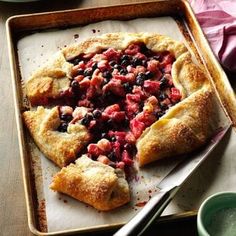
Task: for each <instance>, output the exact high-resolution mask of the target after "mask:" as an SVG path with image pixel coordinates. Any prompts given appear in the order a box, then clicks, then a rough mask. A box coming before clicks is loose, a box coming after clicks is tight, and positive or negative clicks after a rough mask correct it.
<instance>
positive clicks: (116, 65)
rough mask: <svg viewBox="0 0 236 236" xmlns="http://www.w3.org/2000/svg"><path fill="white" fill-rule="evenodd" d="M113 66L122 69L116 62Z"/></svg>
mask: <svg viewBox="0 0 236 236" xmlns="http://www.w3.org/2000/svg"><path fill="white" fill-rule="evenodd" d="M114 68H115V69H117V70H121V69H122V67H121V66H120V65H118V64H115V65H114Z"/></svg>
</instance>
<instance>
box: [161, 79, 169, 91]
mask: <svg viewBox="0 0 236 236" xmlns="http://www.w3.org/2000/svg"><path fill="white" fill-rule="evenodd" d="M168 82H169V81H168V79H166V77H165V76H163V77H162V78H161V80H160V89H163V88H165V87H166V86H167V85H168Z"/></svg>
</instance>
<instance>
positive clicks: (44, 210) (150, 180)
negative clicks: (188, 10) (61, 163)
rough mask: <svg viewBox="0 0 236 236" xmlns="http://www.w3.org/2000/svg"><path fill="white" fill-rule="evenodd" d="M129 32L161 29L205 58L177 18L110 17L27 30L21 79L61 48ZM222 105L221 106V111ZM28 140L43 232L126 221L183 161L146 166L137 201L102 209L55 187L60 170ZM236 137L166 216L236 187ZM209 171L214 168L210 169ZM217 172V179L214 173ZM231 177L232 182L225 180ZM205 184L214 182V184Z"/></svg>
mask: <svg viewBox="0 0 236 236" xmlns="http://www.w3.org/2000/svg"><path fill="white" fill-rule="evenodd" d="M124 31H125V32H155V33H159V34H164V35H168V36H170V37H172V38H173V39H176V40H178V41H183V42H184V43H185V44H186V46H187V47H188V48H189V49H190V51H191V52H192V54H193V57H194V58H195V56H197V58H199V57H198V55H196V51H195V50H192V49H193V48H192V46H193V45H192V44H191V42H190V41H189V38H188V40H186V35H184V34H183V31H182V30H181V29H180V28H179V26H178V24H177V23H176V20H175V19H174V18H172V17H154V18H139V19H135V20H130V21H114V20H113V21H112V20H108V21H102V22H97V23H92V24H89V25H85V26H80V27H74V28H70V29H54V30H45V31H40V32H33V33H31V34H27V35H26V36H22V37H21V38H20V39H19V40H18V41H17V44H16V48H17V56H18V60H19V68H17V69H20V73H21V78H22V80H23V81H24V80H26V79H27V78H28V77H29V75H30V74H31V73H32V72H33V71H34V70H35V69H37V68H38V67H39V66H40V65H42V64H43V63H45V62H46V61H47V60H48V59H50V57H51V55H53V54H54V53H55V52H56V51H58V50H60V48H64V47H65V46H66V45H69V44H71V43H74V42H81V41H83V40H84V39H86V38H89V37H92V36H97V35H101V34H103V33H108V32H109V33H110V32H124ZM189 43H190V44H191V45H190V44H189ZM189 45H190V46H189ZM195 61H196V62H197V61H198V60H197V59H196V58H195ZM18 82H19V81H18ZM21 101H22V102H23V104H21V105H23V106H22V107H24V106H26V105H27V104H26V100H25V99H24V93H23V98H22V99H21ZM219 107H220V106H216V110H217V109H218V108H219ZM217 119H218V118H217ZM228 121H229V119H228V118H227V117H226V116H225V114H224V112H223V110H222V109H220V118H219V126H222V125H223V124H224V123H225V122H228ZM21 131H22V130H21ZM24 138H25V142H26V143H27V149H28V150H29V155H30V156H31V158H32V165H31V167H30V168H32V170H33V172H34V174H33V175H34V181H35V186H36V190H37V198H38V210H39V214H38V219H39V223H40V226H39V227H40V229H39V230H40V231H48V232H56V231H64V232H65V231H67V230H73V229H76V230H79V229H81V230H84V229H88V230H89V229H92V228H94V227H100V226H111V225H114V224H122V223H124V222H126V221H127V220H129V219H130V218H131V217H132V216H133V215H134V214H135V213H136V212H137V211H138V210H140V209H141V206H142V205H143V204H144V203H145V202H146V201H148V199H149V198H150V197H151V195H152V194H154V193H155V191H157V189H156V185H157V184H158V182H160V180H161V179H162V178H163V177H164V176H165V175H166V174H167V173H168V172H169V171H170V170H171V169H172V168H173V167H174V166H175V165H176V164H177V161H176V160H165V161H161V162H158V163H155V165H154V166H152V167H151V166H148V167H146V168H144V169H142V170H141V171H140V172H139V173H138V175H137V176H136V178H135V179H134V180H133V181H132V182H131V188H132V201H131V204H128V205H126V206H124V207H121V208H119V209H117V210H115V211H112V212H108V213H102V212H98V211H97V210H94V209H93V208H91V207H89V206H86V205H85V204H83V203H79V202H78V201H76V200H73V199H72V198H69V197H66V196H65V195H62V194H58V193H54V192H52V191H51V190H49V188H48V186H49V184H50V182H51V178H52V175H53V173H55V172H56V171H58V170H59V169H58V168H57V167H56V166H55V165H53V164H52V163H51V162H50V161H48V160H47V159H46V158H45V157H44V156H43V155H42V154H41V153H40V152H39V151H38V149H37V148H36V147H35V145H34V143H33V142H32V141H31V139H30V138H29V137H28V136H25V137H24ZM235 140H236V139H235V132H234V131H233V130H232V131H231V133H230V134H228V136H226V137H225V139H224V141H223V142H222V143H221V144H220V146H219V147H218V148H217V149H216V151H215V152H213V154H211V156H210V157H209V159H208V160H207V162H206V163H204V164H203V166H201V167H200V168H199V171H198V172H197V173H196V174H195V175H194V176H193V177H191V179H190V181H188V182H187V183H186V184H185V185H184V186H183V189H181V190H180V192H179V193H178V194H177V196H176V198H175V199H174V201H173V202H172V203H171V204H170V205H169V206H168V208H167V209H166V210H165V212H164V213H163V215H170V214H179V213H182V212H186V211H192V210H196V209H197V208H198V206H199V205H200V202H201V201H202V199H204V198H205V197H206V196H208V195H210V194H211V193H214V192H216V191H220V190H235V189H236V187H235V184H233V182H234V181H233V177H234V173H236V172H235V170H236V165H234V162H233V158H234V157H233V155H232V154H233V152H234V144H235V142H236V141H235ZM206 165H207V166H206ZM204 166H205V168H204ZM209 169H210V170H211V172H209ZM213 170H214V171H213ZM225 171H227V173H228V174H227V175H225V173H224V172H225ZM209 173H211V175H210V174H209ZM213 175H214V177H212V176H213ZM226 179H227V183H228V184H227V185H226V184H225V181H226ZM222 180H224V182H223V181H222ZM205 183H208V186H207V185H206V184H205Z"/></svg>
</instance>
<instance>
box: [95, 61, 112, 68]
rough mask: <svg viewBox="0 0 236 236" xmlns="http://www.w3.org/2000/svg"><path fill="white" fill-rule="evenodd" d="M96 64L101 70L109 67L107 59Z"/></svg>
mask: <svg viewBox="0 0 236 236" xmlns="http://www.w3.org/2000/svg"><path fill="white" fill-rule="evenodd" d="M97 66H98V68H99V69H100V70H101V71H104V70H106V69H108V68H109V67H110V66H109V64H108V61H107V60H101V61H99V62H98V64H97Z"/></svg>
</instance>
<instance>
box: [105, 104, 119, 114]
mask: <svg viewBox="0 0 236 236" xmlns="http://www.w3.org/2000/svg"><path fill="white" fill-rule="evenodd" d="M115 111H120V106H119V104H113V105H111V106H108V107H106V109H105V110H104V113H105V114H107V115H112V113H113V112H115Z"/></svg>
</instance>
